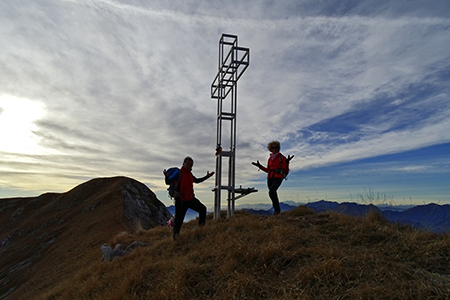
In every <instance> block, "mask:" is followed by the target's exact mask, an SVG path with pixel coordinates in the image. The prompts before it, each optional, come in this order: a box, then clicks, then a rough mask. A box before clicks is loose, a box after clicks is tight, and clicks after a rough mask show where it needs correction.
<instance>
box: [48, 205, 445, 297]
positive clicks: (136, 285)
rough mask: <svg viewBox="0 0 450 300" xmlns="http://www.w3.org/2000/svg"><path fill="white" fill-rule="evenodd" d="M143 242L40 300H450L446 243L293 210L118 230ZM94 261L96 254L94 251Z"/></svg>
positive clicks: (372, 222)
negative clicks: (174, 231)
mask: <svg viewBox="0 0 450 300" xmlns="http://www.w3.org/2000/svg"><path fill="white" fill-rule="evenodd" d="M134 240H139V241H141V242H145V243H147V244H148V245H149V246H148V247H145V248H137V249H136V250H134V251H133V252H132V253H131V254H129V255H128V256H125V257H122V258H117V259H115V260H114V261H112V262H101V261H100V259H98V261H95V262H92V261H87V260H86V261H85V262H84V264H85V267H84V268H82V269H81V270H78V271H76V272H75V273H74V274H73V276H72V278H71V279H70V280H66V281H63V282H60V283H59V284H58V285H56V286H54V287H53V288H51V289H50V290H47V291H45V292H44V293H43V295H42V298H43V299H108V300H111V299H153V300H158V299H164V300H166V299H174V300H175V299H183V300H185V299H450V237H449V236H448V235H438V234H432V233H428V232H425V231H418V230H413V229H411V228H409V227H401V226H397V225H393V224H390V223H388V222H387V221H385V220H384V219H383V218H382V217H381V216H380V215H377V214H369V215H368V216H366V217H364V218H354V217H347V216H342V215H338V214H334V213H325V214H316V213H314V212H313V211H311V210H309V209H307V208H306V207H299V208H297V209H295V210H293V211H290V212H285V213H282V214H280V215H279V216H277V217H261V216H256V215H250V214H248V213H244V212H238V213H237V214H236V215H235V216H234V217H232V218H230V219H220V220H211V215H209V216H208V221H207V225H206V226H205V227H201V228H197V226H196V223H195V221H191V222H188V223H186V224H184V226H183V228H182V231H181V235H180V239H179V240H177V241H173V240H172V238H171V232H170V230H169V229H168V228H161V227H160V228H154V229H151V230H148V231H144V230H141V231H138V232H137V233H135V234H127V233H120V234H118V235H116V236H114V237H112V238H111V240H110V243H112V244H116V243H125V244H126V243H130V242H131V241H134ZM99 258H100V253H99Z"/></svg>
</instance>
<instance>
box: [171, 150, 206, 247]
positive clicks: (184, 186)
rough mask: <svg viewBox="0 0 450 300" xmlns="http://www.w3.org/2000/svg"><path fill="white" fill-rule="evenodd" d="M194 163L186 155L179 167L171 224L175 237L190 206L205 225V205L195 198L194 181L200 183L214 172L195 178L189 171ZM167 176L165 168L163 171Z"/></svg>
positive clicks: (200, 222) (199, 220)
mask: <svg viewBox="0 0 450 300" xmlns="http://www.w3.org/2000/svg"><path fill="white" fill-rule="evenodd" d="M193 165H194V160H193V159H192V158H191V157H189V156H188V157H186V158H185V159H184V161H183V166H182V167H181V169H180V171H181V175H180V177H179V179H178V180H179V184H178V185H177V188H178V192H179V194H177V195H179V196H177V197H175V222H174V223H175V224H174V226H173V238H174V239H176V238H177V236H178V235H179V234H180V229H181V225H183V221H184V217H185V216H186V212H187V210H188V209H189V208H190V209H192V210H193V211H196V212H198V213H199V218H198V224H199V225H200V226H203V225H205V222H206V206H205V205H203V204H202V203H201V202H200V200H198V199H197V198H195V194H194V183H200V182H203V181H205V180H206V179H208V178H209V177H211V176H213V175H214V172H211V173H209V171H207V172H206V176H204V177H201V178H197V177H195V176H194V175H193V174H192V173H191V171H192V166H193ZM163 173H164V175H165V176H166V177H167V173H166V170H164V171H163Z"/></svg>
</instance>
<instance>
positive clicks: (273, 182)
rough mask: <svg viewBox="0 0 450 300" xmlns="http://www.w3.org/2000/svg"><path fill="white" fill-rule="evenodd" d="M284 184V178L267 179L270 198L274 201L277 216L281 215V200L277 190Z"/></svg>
mask: <svg viewBox="0 0 450 300" xmlns="http://www.w3.org/2000/svg"><path fill="white" fill-rule="evenodd" d="M282 182H283V178H275V177H274V178H268V179H267V187H268V188H269V197H270V200H272V204H273V210H274V213H275V214H279V213H280V211H281V209H280V200H279V199H278V194H277V190H278V188H279V187H280V185H281V183H282Z"/></svg>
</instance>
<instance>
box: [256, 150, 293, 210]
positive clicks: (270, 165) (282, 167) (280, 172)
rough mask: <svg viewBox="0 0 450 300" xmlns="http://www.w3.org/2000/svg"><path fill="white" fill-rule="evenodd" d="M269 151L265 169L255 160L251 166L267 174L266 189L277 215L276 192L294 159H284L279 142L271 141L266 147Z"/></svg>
mask: <svg viewBox="0 0 450 300" xmlns="http://www.w3.org/2000/svg"><path fill="white" fill-rule="evenodd" d="M267 149H269V151H270V152H271V153H270V157H269V159H268V160H267V167H264V166H262V165H261V164H260V163H259V161H258V160H257V161H256V163H255V162H252V164H253V165H255V166H257V167H258V168H259V169H260V170H263V171H264V172H266V173H267V187H268V188H269V197H270V200H271V201H272V205H273V210H274V214H275V215H277V214H279V213H280V212H281V209H280V200H279V199H278V193H277V190H278V188H279V187H280V185H281V183H282V182H283V179H285V178H286V176H287V175H288V174H289V162H290V161H291V159H293V158H294V155H292V156H289V155H288V157H287V158H286V157H285V156H284V155H283V154H281V153H280V142H278V141H272V142H270V143H269V144H268V145H267Z"/></svg>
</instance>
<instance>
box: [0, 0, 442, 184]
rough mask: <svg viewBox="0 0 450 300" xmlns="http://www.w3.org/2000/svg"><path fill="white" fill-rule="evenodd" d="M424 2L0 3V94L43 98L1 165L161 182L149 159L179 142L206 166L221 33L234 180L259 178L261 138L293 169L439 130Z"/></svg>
mask: <svg viewBox="0 0 450 300" xmlns="http://www.w3.org/2000/svg"><path fill="white" fill-rule="evenodd" d="M424 3H425V2H422V1H414V5H412V6H411V7H410V6H409V4H408V5H407V4H405V3H392V1H381V2H376V3H375V2H374V1H350V2H348V1H347V2H345V3H344V2H343V3H335V4H333V3H329V2H326V1H284V2H277V3H272V4H271V3H269V2H268V1H248V2H245V3H241V2H239V3H238V2H233V1H230V2H226V3H224V2H223V1H209V2H208V3H204V4H202V5H200V4H199V3H198V2H196V1H183V2H181V1H152V2H151V3H150V2H147V1H139V0H134V1H131V0H130V1H124V0H123V1H111V0H102V1H94V0H67V1H61V2H55V1H40V2H35V1H28V2H20V3H16V2H14V3H3V4H1V7H0V8H1V10H0V11H1V12H0V17H1V18H0V20H1V21H0V43H1V44H2V49H0V67H1V68H2V70H3V71H2V73H1V74H0V86H1V87H2V90H1V91H0V92H1V94H9V95H14V96H17V97H21V98H24V99H30V100H32V101H37V102H40V103H44V104H45V115H43V116H42V117H41V118H40V119H39V120H36V121H35V123H34V125H35V127H34V128H33V134H34V136H35V137H36V138H37V140H38V142H39V146H40V150H39V152H37V153H35V155H31V156H20V159H19V161H21V162H22V164H21V165H11V164H10V163H11V162H9V166H10V167H9V168H8V169H6V168H5V169H4V170H3V171H4V172H11V171H12V170H15V172H16V173H17V174H21V173H22V174H25V175H26V174H27V173H28V174H29V173H33V174H43V173H45V174H47V175H46V176H49V178H53V180H56V178H58V175H57V174H58V173H60V174H62V173H64V174H66V175H67V176H69V177H71V178H75V179H78V178H80V177H83V176H86V177H90V176H92V177H94V176H110V175H129V176H131V177H137V178H138V179H140V180H143V181H145V182H146V183H148V184H149V185H150V186H151V187H152V188H155V189H158V188H161V189H162V188H164V187H163V181H162V180H161V178H160V177H161V171H162V169H164V168H167V167H170V166H174V165H180V164H181V161H182V159H183V158H184V156H186V155H191V156H193V157H194V159H195V160H196V169H195V171H196V172H198V174H201V173H203V172H206V170H211V169H212V168H213V167H214V148H215V146H216V145H215V141H216V102H215V101H214V100H211V98H210V94H209V93H210V85H211V82H212V80H213V78H214V76H215V75H216V72H217V70H218V65H217V64H218V62H217V61H218V41H219V38H220V34H222V33H232V34H237V35H238V36H239V45H240V46H243V47H248V48H250V57H251V59H250V67H249V68H248V69H247V70H246V73H245V74H244V75H243V76H242V78H241V79H240V81H239V83H238V89H239V98H238V121H237V130H238V137H237V139H238V149H237V154H238V157H237V163H238V166H239V174H238V175H237V176H238V179H237V181H239V182H253V181H255V180H260V178H261V176H259V175H260V174H258V173H255V172H254V168H253V167H252V166H251V164H250V163H249V162H250V161H254V160H256V159H259V160H262V161H265V159H266V154H267V151H266V149H265V145H266V143H267V142H268V141H270V140H272V139H277V140H280V141H281V142H282V150H283V152H285V153H286V154H295V155H296V158H295V160H294V161H293V164H292V168H293V170H304V169H311V168H315V167H318V166H326V165H332V164H336V163H341V162H346V161H352V160H355V159H362V158H368V157H373V156H380V155H383V154H390V153H399V152H404V151H409V150H412V149H417V148H420V147H425V146H429V145H434V144H439V143H446V142H448V141H449V140H448V137H447V136H448V134H447V133H446V131H447V129H448V128H449V124H448V114H449V111H450V107H449V105H448V101H447V100H448V96H449V88H448V79H449V73H448V69H449V63H448V61H450V57H449V56H450V54H449V52H448V50H447V49H448V47H449V46H450V45H449V41H450V30H449V28H450V21H449V19H448V18H447V17H446V13H445V12H447V13H448V8H447V6H445V5H444V4H446V2H445V1H436V2H433V4H432V5H430V4H427V5H425V4H424ZM427 3H428V2H427ZM225 104H226V105H228V102H227V101H225ZM24 109H26V108H24ZM2 115H3V113H2V111H1V110H0V118H1V116H2ZM225 134H227V133H225ZM11 143H13V142H12V141H11ZM9 155H16V154H11V153H9V154H8V155H7V156H8V157H10V156H9ZM7 162H8V161H6V160H5V161H4V163H7ZM26 163H29V165H28V166H26ZM20 170H22V171H20ZM45 170H49V171H45ZM16 178H19V177H16ZM46 180H47V179H45V180H44V179H42V180H41V184H42V185H45V184H47V182H48V181H46ZM17 182H20V180H17V181H16V184H18V183H17ZM65 182H66V185H67V182H68V181H65ZM4 184H6V183H4ZM26 184H29V183H26ZM23 186H25V184H24V185H23ZM33 186H34V185H33ZM36 186H37V184H36Z"/></svg>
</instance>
